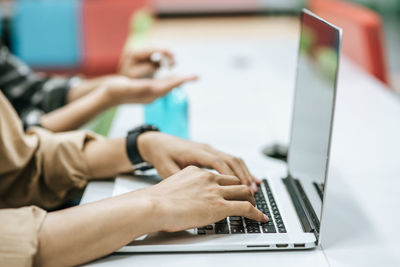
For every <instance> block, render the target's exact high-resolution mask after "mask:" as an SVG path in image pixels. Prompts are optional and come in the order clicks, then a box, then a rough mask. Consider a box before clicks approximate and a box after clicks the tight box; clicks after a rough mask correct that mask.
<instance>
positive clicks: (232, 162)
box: [224, 154, 254, 189]
mask: <svg viewBox="0 0 400 267" xmlns="http://www.w3.org/2000/svg"><path fill="white" fill-rule="evenodd" d="M224 157H225V161H226V162H227V164H228V165H229V167H230V168H231V169H232V170H233V172H234V173H235V175H236V176H237V177H239V178H240V180H241V181H242V184H244V185H247V186H251V183H252V180H251V177H250V176H249V175H248V173H247V172H246V170H245V169H244V168H243V166H242V165H241V164H240V159H238V158H233V157H232V156H229V155H226V154H225V156H224ZM252 189H254V188H252Z"/></svg>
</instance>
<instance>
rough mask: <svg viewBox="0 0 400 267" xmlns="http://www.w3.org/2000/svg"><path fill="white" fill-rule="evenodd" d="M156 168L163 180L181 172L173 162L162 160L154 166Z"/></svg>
mask: <svg viewBox="0 0 400 267" xmlns="http://www.w3.org/2000/svg"><path fill="white" fill-rule="evenodd" d="M154 168H155V169H156V170H157V172H158V174H159V175H160V176H161V177H162V178H167V177H169V176H171V175H173V174H175V173H177V172H179V171H180V170H181V168H179V166H178V165H177V164H176V163H175V162H174V161H173V160H162V161H160V163H159V164H154Z"/></svg>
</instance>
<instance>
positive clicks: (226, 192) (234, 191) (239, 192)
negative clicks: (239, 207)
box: [221, 185, 256, 206]
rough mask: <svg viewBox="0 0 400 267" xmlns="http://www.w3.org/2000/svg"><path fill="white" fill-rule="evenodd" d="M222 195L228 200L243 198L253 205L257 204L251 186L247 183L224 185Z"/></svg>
mask: <svg viewBox="0 0 400 267" xmlns="http://www.w3.org/2000/svg"><path fill="white" fill-rule="evenodd" d="M221 188H222V197H223V198H225V199H226V200H242V201H248V202H250V203H251V204H252V205H253V206H255V205H256V201H255V199H254V197H253V194H252V192H251V191H250V188H249V187H248V186H245V185H231V186H222V187H221Z"/></svg>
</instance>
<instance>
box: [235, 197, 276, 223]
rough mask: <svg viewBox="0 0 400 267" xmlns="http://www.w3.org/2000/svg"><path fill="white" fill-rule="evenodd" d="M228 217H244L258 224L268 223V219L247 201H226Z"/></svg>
mask: <svg viewBox="0 0 400 267" xmlns="http://www.w3.org/2000/svg"><path fill="white" fill-rule="evenodd" d="M228 207H229V208H228V209H229V211H228V212H229V215H228V216H244V217H246V218H249V219H252V220H255V221H258V222H268V221H269V218H268V216H267V215H265V214H263V213H262V212H261V211H259V210H258V209H257V208H256V207H254V206H253V205H252V204H251V203H250V202H247V201H228Z"/></svg>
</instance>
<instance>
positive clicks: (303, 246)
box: [294, 243, 306, 248]
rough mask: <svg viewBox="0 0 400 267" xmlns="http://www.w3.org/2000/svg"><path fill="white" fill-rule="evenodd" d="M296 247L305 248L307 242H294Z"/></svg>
mask: <svg viewBox="0 0 400 267" xmlns="http://www.w3.org/2000/svg"><path fill="white" fill-rule="evenodd" d="M294 247H295V248H305V247H306V244H303V243H301V244H294Z"/></svg>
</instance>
